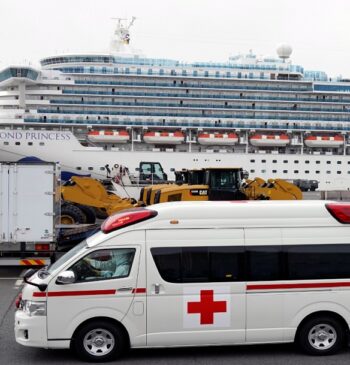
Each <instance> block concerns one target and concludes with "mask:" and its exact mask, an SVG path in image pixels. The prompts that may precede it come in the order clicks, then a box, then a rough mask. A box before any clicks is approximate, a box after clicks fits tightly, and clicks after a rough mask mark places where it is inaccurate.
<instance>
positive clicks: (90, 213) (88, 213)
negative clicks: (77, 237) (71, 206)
mask: <svg viewBox="0 0 350 365" xmlns="http://www.w3.org/2000/svg"><path fill="white" fill-rule="evenodd" d="M76 206H77V207H78V208H79V209H80V210H81V211H82V212H83V213H84V214H85V217H86V223H88V224H93V223H95V222H96V214H95V211H94V209H93V208H91V207H88V206H86V205H80V204H79V205H78V204H77V205H76Z"/></svg>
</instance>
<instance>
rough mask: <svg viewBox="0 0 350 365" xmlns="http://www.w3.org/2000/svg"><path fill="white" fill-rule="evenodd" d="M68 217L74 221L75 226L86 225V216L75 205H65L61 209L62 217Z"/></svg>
mask: <svg viewBox="0 0 350 365" xmlns="http://www.w3.org/2000/svg"><path fill="white" fill-rule="evenodd" d="M63 216H68V217H70V218H71V219H72V222H73V224H85V223H86V215H85V214H84V212H83V211H82V210H81V209H79V208H78V207H77V206H75V205H73V204H63V205H62V207H61V217H63Z"/></svg>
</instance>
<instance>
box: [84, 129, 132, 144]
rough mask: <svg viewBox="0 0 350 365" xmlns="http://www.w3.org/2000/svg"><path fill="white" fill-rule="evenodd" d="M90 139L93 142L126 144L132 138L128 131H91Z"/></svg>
mask: <svg viewBox="0 0 350 365" xmlns="http://www.w3.org/2000/svg"><path fill="white" fill-rule="evenodd" d="M88 139H89V141H91V142H103V143H126V142H128V141H129V139H130V136H129V133H128V132H127V131H126V130H119V131H90V132H89V133H88Z"/></svg>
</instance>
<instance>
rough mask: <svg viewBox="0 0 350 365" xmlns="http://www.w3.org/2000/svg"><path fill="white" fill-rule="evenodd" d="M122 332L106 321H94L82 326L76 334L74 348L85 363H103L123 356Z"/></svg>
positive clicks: (124, 340)
mask: <svg viewBox="0 0 350 365" xmlns="http://www.w3.org/2000/svg"><path fill="white" fill-rule="evenodd" d="M127 343H128V342H127V339H126V337H125V334H124V333H123V331H122V330H121V329H120V328H118V327H117V326H116V325H114V324H112V323H108V322H107V321H102V320H100V321H94V322H90V323H88V324H87V325H85V326H83V327H82V328H81V329H79V331H78V332H77V333H76V335H75V338H74V348H75V351H76V352H77V354H78V356H79V357H80V358H81V359H82V360H85V361H91V362H105V361H110V360H114V359H116V358H118V357H120V356H122V355H123V353H124V352H125V350H126V349H127Z"/></svg>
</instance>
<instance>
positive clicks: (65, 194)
mask: <svg viewBox="0 0 350 365" xmlns="http://www.w3.org/2000/svg"><path fill="white" fill-rule="evenodd" d="M61 196H62V200H63V202H64V203H63V205H62V208H61V223H62V224H74V223H94V222H95V220H96V210H97V212H98V214H101V213H105V215H106V216H109V215H111V214H113V213H116V212H118V211H120V210H124V209H128V208H132V207H134V205H135V203H136V202H135V200H134V199H127V198H124V199H122V198H120V197H119V196H117V195H115V194H110V193H108V192H107V191H106V189H105V187H104V186H103V185H102V184H101V183H100V182H99V181H98V180H95V179H92V178H90V177H78V176H73V177H72V178H71V179H70V180H69V181H68V182H67V183H66V184H65V185H63V186H62V187H61ZM92 208H94V209H92ZM95 209H96V210H95ZM79 210H80V212H79Z"/></svg>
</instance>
